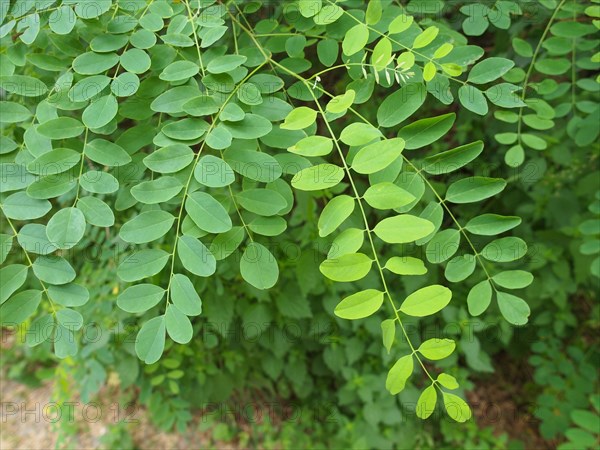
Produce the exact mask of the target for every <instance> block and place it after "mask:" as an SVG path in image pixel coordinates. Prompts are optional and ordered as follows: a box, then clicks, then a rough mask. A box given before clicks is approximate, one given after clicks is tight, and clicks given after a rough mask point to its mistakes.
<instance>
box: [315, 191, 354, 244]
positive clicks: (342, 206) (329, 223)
mask: <svg viewBox="0 0 600 450" xmlns="http://www.w3.org/2000/svg"><path fill="white" fill-rule="evenodd" d="M355 206H356V202H355V201H354V198H353V197H350V196H349V195H340V196H338V197H335V198H333V199H331V200H330V201H329V203H327V205H326V206H325V208H324V209H323V212H322V213H321V216H320V217H319V222H318V227H319V236H321V237H325V236H329V235H330V234H331V233H333V232H334V231H335V230H337V229H338V227H339V226H340V225H341V224H342V223H343V222H344V221H345V220H346V219H347V218H348V217H350V215H351V214H352V212H354V207H355Z"/></svg>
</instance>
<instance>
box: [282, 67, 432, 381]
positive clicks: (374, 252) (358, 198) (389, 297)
mask: <svg viewBox="0 0 600 450" xmlns="http://www.w3.org/2000/svg"><path fill="white" fill-rule="evenodd" d="M274 63H275V64H276V65H277V66H278V67H279V64H277V63H276V62H274ZM304 85H305V86H306V87H307V88H308V90H309V92H310V93H311V96H312V97H313V101H314V103H315V105H316V106H317V108H318V109H319V112H320V114H321V117H322V118H323V122H324V123H325V126H326V127H327V131H328V132H329V134H330V136H331V138H332V139H333V142H334V143H335V147H336V149H337V152H338V155H339V157H340V159H341V160H342V164H343V166H344V171H345V172H346V175H347V177H348V180H349V181H350V186H351V187H352V191H353V193H354V197H355V198H356V201H357V202H358V207H359V209H360V212H361V215H362V218H363V222H364V226H365V231H366V233H367V236H368V238H369V244H370V246H371V253H372V255H373V260H374V261H375V264H376V265H377V270H378V272H379V277H380V278H381V283H382V285H383V289H384V293H385V297H386V298H387V300H388V302H389V304H390V306H391V307H392V310H393V311H394V314H395V316H396V320H397V321H398V323H399V324H400V328H401V329H402V333H403V334H404V337H405V339H406V342H407V343H408V345H409V347H410V349H411V351H412V354H413V355H414V356H415V357H416V358H417V361H419V364H420V365H421V367H422V368H423V371H424V372H425V373H426V374H427V376H428V377H429V379H430V380H431V381H432V382H434V379H433V377H432V376H431V374H430V373H429V371H428V370H427V368H426V367H425V364H424V363H423V361H422V360H421V358H420V356H419V355H418V353H417V350H416V349H415V347H414V346H413V344H412V342H411V340H410V336H409V335H408V332H407V331H406V328H405V327H404V324H403V323H402V319H401V318H400V314H399V313H398V308H397V307H396V304H395V302H394V299H393V298H392V295H391V294H390V290H389V288H388V286H387V282H386V279H385V275H384V273H383V266H382V265H381V261H380V260H379V255H378V252H377V248H376V247H375V242H374V240H373V232H372V230H371V228H370V227H369V220H368V219H367V214H366V212H365V208H364V206H363V203H362V200H361V198H362V196H361V195H360V194H359V192H358V189H357V187H356V183H355V182H354V177H353V176H352V172H350V168H349V167H348V163H347V162H346V158H345V156H344V152H343V151H342V148H341V146H340V143H339V141H338V138H337V136H336V135H335V133H334V132H333V129H332V128H331V125H330V124H329V122H328V121H327V117H326V115H325V111H324V110H323V108H322V107H321V104H320V103H319V100H318V99H317V97H316V96H315V95H314V93H313V91H312V89H311V86H310V84H309V83H307V82H306V80H304Z"/></svg>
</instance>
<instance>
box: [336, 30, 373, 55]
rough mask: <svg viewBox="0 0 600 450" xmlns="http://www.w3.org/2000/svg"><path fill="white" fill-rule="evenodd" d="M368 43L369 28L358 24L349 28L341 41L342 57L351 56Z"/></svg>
mask: <svg viewBox="0 0 600 450" xmlns="http://www.w3.org/2000/svg"><path fill="white" fill-rule="evenodd" d="M368 41H369V28H368V27H367V26H366V25H365V24H363V23H360V24H358V25H355V26H353V27H352V28H350V29H349V30H348V31H347V32H346V35H345V37H344V40H343V41H342V50H343V52H344V55H346V56H352V55H354V54H355V53H358V52H360V51H361V50H362V49H364V48H365V46H366V45H367V42H368Z"/></svg>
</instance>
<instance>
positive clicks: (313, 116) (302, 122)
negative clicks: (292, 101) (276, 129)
mask: <svg viewBox="0 0 600 450" xmlns="http://www.w3.org/2000/svg"><path fill="white" fill-rule="evenodd" d="M315 120H317V112H316V111H315V110H314V109H311V108H307V107H306V106H301V107H299V108H296V109H294V110H293V111H291V112H290V113H289V114H288V115H287V117H286V118H285V122H283V124H281V129H283V130H303V129H305V128H308V127H310V126H311V125H312V124H313V123H315Z"/></svg>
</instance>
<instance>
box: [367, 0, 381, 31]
mask: <svg viewBox="0 0 600 450" xmlns="http://www.w3.org/2000/svg"><path fill="white" fill-rule="evenodd" d="M382 14H383V7H382V5H381V0H369V4H368V6H367V13H366V19H367V25H376V24H377V23H378V22H379V21H380V20H381V16H382Z"/></svg>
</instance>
